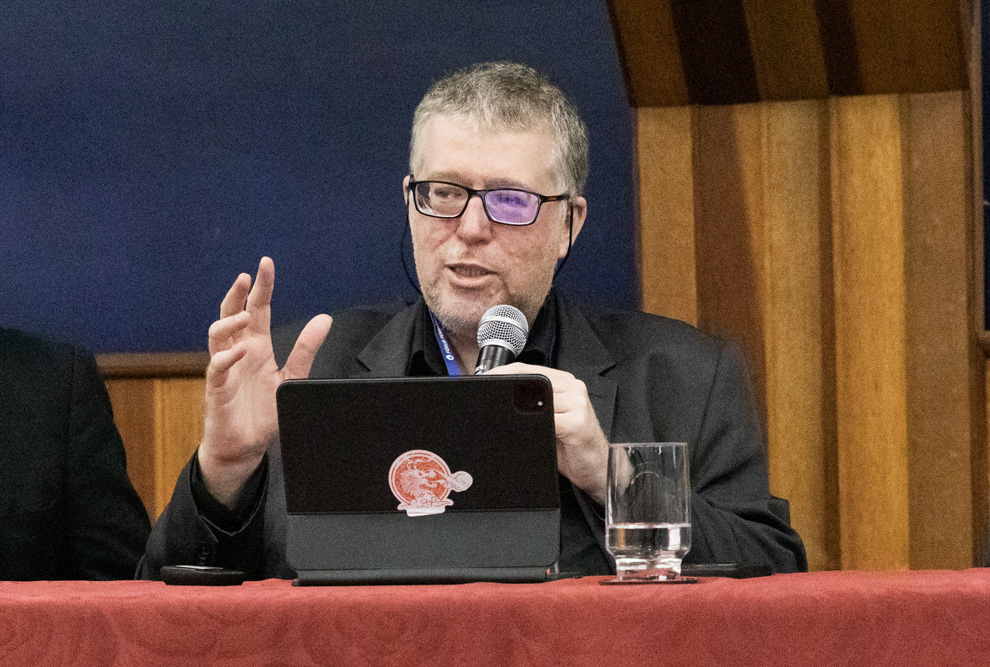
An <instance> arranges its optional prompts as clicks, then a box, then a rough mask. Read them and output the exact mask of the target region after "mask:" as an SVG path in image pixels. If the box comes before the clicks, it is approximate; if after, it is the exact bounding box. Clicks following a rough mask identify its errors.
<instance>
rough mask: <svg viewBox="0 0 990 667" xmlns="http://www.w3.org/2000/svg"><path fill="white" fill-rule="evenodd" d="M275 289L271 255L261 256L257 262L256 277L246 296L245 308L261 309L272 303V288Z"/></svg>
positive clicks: (273, 266)
mask: <svg viewBox="0 0 990 667" xmlns="http://www.w3.org/2000/svg"><path fill="white" fill-rule="evenodd" d="M274 289H275V262H273V261H272V258H271V257H262V258H261V261H260V262H259V263H258V277H257V278H255V280H254V287H252V288H251V293H250V294H249V295H248V298H247V309H248V310H250V311H256V310H263V309H266V308H269V307H270V306H271V305H272V290H274Z"/></svg>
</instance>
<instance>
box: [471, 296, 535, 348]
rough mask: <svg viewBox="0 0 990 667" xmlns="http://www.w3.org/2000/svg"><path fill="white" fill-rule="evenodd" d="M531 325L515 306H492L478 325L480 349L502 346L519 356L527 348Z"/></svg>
mask: <svg viewBox="0 0 990 667" xmlns="http://www.w3.org/2000/svg"><path fill="white" fill-rule="evenodd" d="M528 335H529V323H528V322H527V321H526V316H525V315H523V314H522V311H521V310H519V309H518V308H516V307H515V306H506V305H501V306H492V307H491V308H489V309H488V310H487V311H485V314H484V315H482V316H481V323H480V324H478V347H479V348H483V347H485V346H486V345H501V346H502V347H506V348H508V349H510V350H512V355H513V356H518V355H519V353H520V352H522V350H523V348H524V347H526V337H527V336H528Z"/></svg>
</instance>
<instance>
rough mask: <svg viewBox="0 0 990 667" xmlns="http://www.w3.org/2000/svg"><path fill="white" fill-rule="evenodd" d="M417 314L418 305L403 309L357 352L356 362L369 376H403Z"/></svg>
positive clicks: (407, 361) (407, 362) (407, 363)
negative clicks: (358, 362)
mask: <svg viewBox="0 0 990 667" xmlns="http://www.w3.org/2000/svg"><path fill="white" fill-rule="evenodd" d="M418 313H419V307H418V303H417V304H414V305H412V306H410V307H408V308H405V309H403V310H402V311H400V312H399V313H398V314H397V315H396V316H395V317H393V318H392V319H390V320H389V321H388V322H387V323H386V324H385V326H384V327H382V329H381V331H379V332H378V333H377V334H376V335H375V337H374V338H372V339H371V342H369V343H368V344H367V345H366V346H365V348H364V349H363V350H361V352H359V353H358V356H357V358H358V361H360V362H361V363H362V364H364V366H365V368H367V369H368V373H367V374H368V376H370V377H402V376H403V375H405V374H406V368H407V367H408V366H409V350H410V349H411V347H412V336H413V331H414V330H415V326H414V325H415V322H416V317H417V316H418Z"/></svg>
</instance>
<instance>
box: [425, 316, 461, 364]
mask: <svg viewBox="0 0 990 667" xmlns="http://www.w3.org/2000/svg"><path fill="white" fill-rule="evenodd" d="M430 319H431V320H433V333H434V335H436V337H437V343H439V344H440V354H441V356H443V362H444V363H445V364H447V375H460V374H461V367H460V365H458V363H457V357H455V356H454V351H453V350H451V349H450V343H448V342H447V336H446V335H445V334H444V332H443V326H442V325H441V324H440V320H438V319H437V316H436V315H434V314H433V311H432V310H431V311H430Z"/></svg>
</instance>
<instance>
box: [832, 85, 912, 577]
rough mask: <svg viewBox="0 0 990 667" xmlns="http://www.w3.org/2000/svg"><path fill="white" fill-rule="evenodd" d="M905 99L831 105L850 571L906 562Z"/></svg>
mask: <svg viewBox="0 0 990 667" xmlns="http://www.w3.org/2000/svg"><path fill="white" fill-rule="evenodd" d="M900 114H901V108H900V101H899V99H898V98H897V97H893V96H871V97H856V98H838V99H834V100H833V101H832V119H831V143H832V165H833V168H832V195H833V252H834V266H833V270H834V275H835V322H836V408H837V415H838V443H839V450H838V475H839V512H840V522H841V550H842V567H843V568H844V569H896V568H906V567H908V566H909V564H910V558H909V544H910V529H909V520H908V470H907V463H908V451H907V449H908V444H907V396H906V394H907V378H906V374H907V369H906V361H905V348H906V341H905V327H906V322H905V318H906V314H905V298H906V296H905V285H904V271H905V259H904V213H903V201H904V197H903V189H902V158H903V153H902V148H901V124H900V122H901V121H900Z"/></svg>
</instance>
